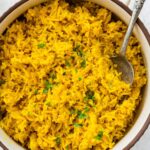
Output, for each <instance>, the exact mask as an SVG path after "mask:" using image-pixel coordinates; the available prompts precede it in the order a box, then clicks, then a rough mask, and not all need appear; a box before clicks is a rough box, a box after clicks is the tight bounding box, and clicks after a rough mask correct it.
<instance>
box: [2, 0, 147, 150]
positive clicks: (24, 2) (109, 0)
mask: <svg viewBox="0 0 150 150" xmlns="http://www.w3.org/2000/svg"><path fill="white" fill-rule="evenodd" d="M44 1H46V0H21V1H20V2H18V3H17V4H16V5H14V6H13V7H11V8H10V9H9V10H8V11H7V12H6V13H5V14H4V15H3V16H2V17H1V18H0V34H1V33H3V32H4V30H5V29H6V27H8V25H9V24H10V23H12V22H13V21H14V20H15V19H16V18H17V17H18V16H19V15H21V14H22V13H23V12H25V11H26V10H27V9H28V8H30V7H33V6H35V5H37V4H39V3H42V2H44ZM91 1H93V2H95V3H97V4H99V5H101V6H104V7H105V8H107V9H109V10H110V11H111V12H113V13H114V14H116V15H117V16H118V17H119V18H120V19H121V20H123V21H124V22H125V23H126V24H128V23H129V20H130V16H131V10H129V8H128V7H127V6H125V5H124V4H123V3H121V2H119V1H118V0H91ZM134 34H135V36H136V37H137V39H138V40H139V41H140V43H141V45H142V49H143V56H144V60H145V65H146V68H147V78H148V79H149V78H150V35H149V33H148V31H147V30H146V28H145V27H144V25H143V23H142V22H141V21H140V20H138V21H137V24H136V26H135V28H134ZM149 123H150V81H149V80H148V82H147V86H146V87H145V89H144V96H143V101H142V103H141V104H140V107H139V108H138V110H137V112H136V117H135V123H134V124H133V126H132V127H131V129H130V130H129V131H128V132H127V133H126V135H125V136H124V137H123V138H122V139H121V140H120V141H119V142H118V143H117V144H116V145H115V147H114V148H113V149H114V150H128V149H130V148H131V147H132V146H133V145H134V144H135V143H136V142H137V141H138V139H139V138H140V137H141V136H142V134H143V133H144V131H145V130H146V129H147V127H148V125H149ZM0 148H2V149H4V150H7V149H9V150H22V149H24V148H22V147H21V146H20V145H18V144H17V143H16V142H14V141H13V140H12V139H11V138H10V137H9V136H8V135H7V134H6V133H5V132H4V131H3V130H2V129H0Z"/></svg>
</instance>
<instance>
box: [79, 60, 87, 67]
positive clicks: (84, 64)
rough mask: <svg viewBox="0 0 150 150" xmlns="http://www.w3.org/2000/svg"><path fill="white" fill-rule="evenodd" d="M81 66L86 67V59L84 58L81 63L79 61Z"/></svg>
mask: <svg viewBox="0 0 150 150" xmlns="http://www.w3.org/2000/svg"><path fill="white" fill-rule="evenodd" d="M80 65H81V67H82V68H85V67H86V60H85V59H84V60H83V61H82V62H81V63H80Z"/></svg>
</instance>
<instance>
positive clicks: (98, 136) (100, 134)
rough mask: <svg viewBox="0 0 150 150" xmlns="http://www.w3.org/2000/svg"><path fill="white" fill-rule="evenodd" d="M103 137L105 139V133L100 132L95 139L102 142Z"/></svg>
mask: <svg viewBox="0 0 150 150" xmlns="http://www.w3.org/2000/svg"><path fill="white" fill-rule="evenodd" d="M102 137H103V131H99V132H98V134H97V136H95V139H97V140H101V139H102Z"/></svg>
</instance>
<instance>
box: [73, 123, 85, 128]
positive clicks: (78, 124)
mask: <svg viewBox="0 0 150 150" xmlns="http://www.w3.org/2000/svg"><path fill="white" fill-rule="evenodd" d="M73 125H74V126H75V127H82V126H83V124H81V123H74V124H73Z"/></svg>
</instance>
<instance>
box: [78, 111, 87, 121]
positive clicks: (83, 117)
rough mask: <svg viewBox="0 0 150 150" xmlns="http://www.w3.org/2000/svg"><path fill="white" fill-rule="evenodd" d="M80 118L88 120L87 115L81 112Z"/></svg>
mask: <svg viewBox="0 0 150 150" xmlns="http://www.w3.org/2000/svg"><path fill="white" fill-rule="evenodd" d="M78 118H79V119H86V118H87V115H86V114H85V113H82V112H81V111H79V112H78Z"/></svg>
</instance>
